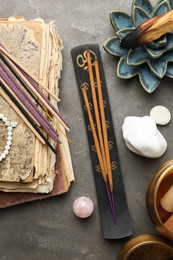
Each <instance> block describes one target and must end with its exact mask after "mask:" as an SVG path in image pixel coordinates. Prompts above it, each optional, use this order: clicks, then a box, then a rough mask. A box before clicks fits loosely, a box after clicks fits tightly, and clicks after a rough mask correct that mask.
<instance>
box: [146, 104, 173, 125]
mask: <svg viewBox="0 0 173 260" xmlns="http://www.w3.org/2000/svg"><path fill="white" fill-rule="evenodd" d="M150 116H151V117H152V118H153V119H154V121H155V122H156V124H158V125H167V124H168V123H169V122H170V120H171V114H170V112H169V110H168V109H167V108H166V107H164V106H155V107H153V108H152V109H151V111H150Z"/></svg>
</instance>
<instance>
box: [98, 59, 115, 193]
mask: <svg viewBox="0 0 173 260" xmlns="http://www.w3.org/2000/svg"><path fill="white" fill-rule="evenodd" d="M94 68H95V73H96V81H97V90H98V97H99V107H100V113H101V122H102V129H103V140H104V148H105V153H106V166H107V171H108V179H109V185H110V189H111V192H112V191H113V178H112V168H111V161H110V152H109V146H108V134H107V126H106V118H105V111H104V106H103V95H102V87H101V81H100V72H99V66H98V60H95V61H94Z"/></svg>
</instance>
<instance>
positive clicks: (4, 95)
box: [0, 88, 45, 144]
mask: <svg viewBox="0 0 173 260" xmlns="http://www.w3.org/2000/svg"><path fill="white" fill-rule="evenodd" d="M0 95H1V96H2V97H3V98H4V100H5V101H6V102H7V103H8V104H9V105H10V106H11V107H12V108H13V109H14V111H15V112H16V114H17V115H18V116H19V117H20V118H21V119H22V120H23V121H24V122H25V124H26V125H27V126H28V128H29V129H30V130H31V131H32V133H33V134H34V135H35V136H36V137H37V138H38V140H39V141H40V142H41V143H42V144H45V141H44V140H43V139H42V138H41V136H40V135H39V134H38V133H37V131H36V130H35V129H34V127H32V125H31V124H30V123H29V121H28V120H27V119H26V118H25V116H24V115H23V114H22V113H21V111H20V110H19V109H18V107H17V106H16V105H15V104H14V103H13V102H12V101H11V99H10V98H9V97H8V95H7V94H6V93H5V92H4V91H3V90H2V89H1V88H0Z"/></svg>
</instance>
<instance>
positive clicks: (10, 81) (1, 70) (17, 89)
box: [0, 61, 59, 142]
mask: <svg viewBox="0 0 173 260" xmlns="http://www.w3.org/2000/svg"><path fill="white" fill-rule="evenodd" d="M0 74H1V77H2V78H3V80H4V81H5V82H6V84H7V85H8V86H9V87H10V88H11V89H12V91H13V92H14V93H15V95H16V96H17V97H18V98H19V100H20V101H21V102H22V103H23V104H24V105H25V107H26V108H27V109H28V110H29V111H30V113H31V114H32V115H33V116H34V117H35V118H36V119H37V121H38V122H39V123H40V124H41V126H42V127H43V128H44V129H45V130H46V131H47V133H48V134H49V135H50V136H51V137H52V138H53V139H54V140H55V141H58V142H59V139H58V135H57V133H56V131H55V130H54V128H53V127H52V126H51V125H50V123H49V122H48V121H47V119H46V118H45V117H44V116H43V114H42V113H41V112H40V110H39V109H38V108H37V107H36V105H35V104H34V103H33V102H32V101H31V99H29V97H28V96H27V94H26V92H25V91H24V90H23V89H22V88H21V86H20V85H19V84H18V82H17V81H16V80H15V78H14V77H12V74H10V73H9V72H8V70H7V69H6V67H5V66H4V64H3V63H2V62H1V61H0Z"/></svg>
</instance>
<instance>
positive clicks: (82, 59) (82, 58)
mask: <svg viewBox="0 0 173 260" xmlns="http://www.w3.org/2000/svg"><path fill="white" fill-rule="evenodd" d="M89 51H90V53H91V60H95V59H96V58H97V56H96V54H95V53H94V52H93V51H91V50H89ZM76 61H77V65H78V66H79V67H80V68H84V70H87V69H88V65H87V62H88V61H87V50H85V51H84V52H83V54H79V55H78V56H77V58H76ZM92 64H93V63H92Z"/></svg>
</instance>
